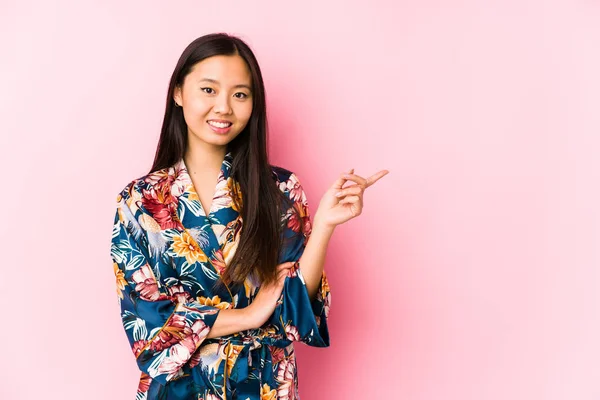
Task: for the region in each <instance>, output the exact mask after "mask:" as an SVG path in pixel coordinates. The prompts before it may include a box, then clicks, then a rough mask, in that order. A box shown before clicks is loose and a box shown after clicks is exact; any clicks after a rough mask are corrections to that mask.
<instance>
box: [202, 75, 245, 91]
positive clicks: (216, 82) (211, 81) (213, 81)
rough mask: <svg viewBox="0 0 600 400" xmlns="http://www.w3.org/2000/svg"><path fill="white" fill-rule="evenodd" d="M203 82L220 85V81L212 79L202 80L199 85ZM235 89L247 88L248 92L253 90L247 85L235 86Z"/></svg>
mask: <svg viewBox="0 0 600 400" xmlns="http://www.w3.org/2000/svg"><path fill="white" fill-rule="evenodd" d="M202 81H206V82H210V83H214V84H216V85H219V81H217V80H215V79H211V78H202V79H200V80H199V81H198V83H200V82H202ZM234 88H246V89H248V90H252V88H251V87H250V86H248V85H245V84H239V85H235V86H234Z"/></svg>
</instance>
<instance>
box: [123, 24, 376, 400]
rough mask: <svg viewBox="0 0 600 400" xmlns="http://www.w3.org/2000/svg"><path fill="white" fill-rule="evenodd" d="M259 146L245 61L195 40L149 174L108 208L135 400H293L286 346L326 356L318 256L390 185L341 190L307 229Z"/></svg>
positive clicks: (261, 115) (222, 38) (239, 51)
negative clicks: (134, 371)
mask: <svg viewBox="0 0 600 400" xmlns="http://www.w3.org/2000/svg"><path fill="white" fill-rule="evenodd" d="M266 138H267V119H266V106H265V90H264V85H263V80H262V76H261V72H260V68H259V66H258V63H257V61H256V58H255V57H254V54H253V53H252V51H251V50H250V48H249V47H248V46H247V45H246V43H244V42H243V41H242V40H240V39H239V38H237V37H234V36H230V35H227V34H210V35H206V36H202V37H200V38H198V39H196V40H194V41H193V42H192V43H191V44H190V45H189V46H188V47H187V48H186V49H185V51H184V52H183V54H182V55H181V57H180V59H179V62H178V63H177V66H176V67H175V71H174V72H173V75H172V77H171V82H170V85H169V90H168V96H167V104H166V112H165V116H164V121H163V126H162V131H161V135H160V139H159V143H158V148H157V151H156V156H155V160H154V165H153V166H152V168H151V170H150V172H149V173H148V174H146V175H144V176H142V177H140V178H137V179H134V180H133V181H132V182H130V183H129V184H128V185H126V187H125V188H124V189H123V190H122V191H121V192H120V193H119V195H118V196H117V212H116V215H115V219H114V228H113V233H112V247H111V256H112V259H113V262H114V271H115V275H116V278H117V294H118V295H119V303H120V306H121V317H122V320H123V326H124V328H125V332H126V335H127V338H128V340H129V343H130V344H131V348H132V351H133V353H134V355H135V357H136V361H137V365H138V366H139V368H140V370H141V378H140V382H139V386H138V393H137V399H138V400H141V399H202V400H209V399H211V400H213V399H244V400H246V399H251V400H266V399H298V398H299V397H298V379H297V374H296V360H295V354H294V345H293V343H294V342H304V343H306V344H308V345H310V346H316V347H327V346H329V334H328V329H327V316H328V313H329V306H330V301H331V300H330V290H329V285H328V283H327V277H326V274H325V271H324V270H323V263H324V259H325V252H326V248H327V245H328V243H329V240H330V238H331V235H332V233H333V231H334V228H335V227H336V226H337V225H339V224H341V223H343V222H345V221H348V220H349V219H351V218H353V217H356V216H358V215H359V214H360V213H361V210H362V196H363V193H364V190H365V188H367V187H368V186H370V185H372V184H373V183H375V182H376V181H377V180H378V179H380V178H381V177H382V176H384V175H385V174H386V173H387V172H388V171H385V170H384V171H380V172H379V173H377V174H375V175H373V176H372V177H370V178H368V179H365V178H362V177H360V176H358V175H356V174H352V173H351V172H353V171H352V170H351V171H350V172H349V174H344V175H342V176H340V177H339V179H337V180H336V181H335V182H334V183H333V185H332V186H331V188H330V189H329V190H328V191H327V193H325V195H324V196H323V198H322V199H321V202H320V204H319V207H318V210H317V212H316V213H315V216H314V218H313V222H312V223H311V220H310V216H309V212H308V207H307V200H306V195H305V193H304V191H303V189H302V186H301V185H300V181H299V180H298V177H297V176H296V175H295V174H294V173H293V172H291V171H289V170H286V169H284V168H282V167H277V166H273V165H270V164H269V161H268V156H267V140H266ZM347 180H350V181H353V182H355V183H356V184H355V185H351V186H348V187H345V188H343V185H344V183H345V182H346V181H347ZM309 237H310V239H309Z"/></svg>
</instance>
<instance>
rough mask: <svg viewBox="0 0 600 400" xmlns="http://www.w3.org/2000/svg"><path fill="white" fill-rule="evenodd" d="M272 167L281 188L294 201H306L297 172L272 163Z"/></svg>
mask: <svg viewBox="0 0 600 400" xmlns="http://www.w3.org/2000/svg"><path fill="white" fill-rule="evenodd" d="M271 169H272V170H273V179H275V181H276V183H277V186H278V187H279V190H281V191H282V192H283V193H284V194H285V195H286V196H287V197H288V198H289V199H290V200H292V201H306V197H305V196H306V195H305V194H304V189H303V188H302V185H301V184H300V179H298V175H296V173H295V172H293V171H290V170H289V169H287V168H283V167H281V166H277V165H271Z"/></svg>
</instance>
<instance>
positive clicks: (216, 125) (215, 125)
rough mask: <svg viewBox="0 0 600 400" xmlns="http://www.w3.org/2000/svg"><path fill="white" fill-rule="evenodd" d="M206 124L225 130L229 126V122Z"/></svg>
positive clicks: (210, 122)
mask: <svg viewBox="0 0 600 400" xmlns="http://www.w3.org/2000/svg"><path fill="white" fill-rule="evenodd" d="M208 123H209V124H210V125H212V126H214V127H215V128H227V127H228V126H231V122H215V121H208Z"/></svg>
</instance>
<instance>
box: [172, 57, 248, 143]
mask: <svg viewBox="0 0 600 400" xmlns="http://www.w3.org/2000/svg"><path fill="white" fill-rule="evenodd" d="M251 82H252V76H251V75H250V71H249V69H248V66H247V65H246V62H245V61H244V60H243V59H242V58H241V57H240V56H238V55H233V56H213V57H209V58H206V59H204V60H202V61H200V62H199V63H197V64H196V65H194V67H192V71H191V72H190V73H189V74H188V75H187V76H186V77H185V79H184V82H183V85H182V86H183V87H177V88H175V93H174V95H173V98H174V100H175V102H176V103H177V104H179V105H180V106H182V107H183V116H184V118H185V122H186V124H187V126H188V143H189V144H190V145H192V146H193V145H195V143H196V144H204V145H209V146H218V147H222V146H226V145H227V143H229V142H231V141H232V140H233V139H235V137H236V136H237V135H239V133H240V132H242V130H243V129H244V127H245V126H246V124H247V123H248V120H249V119H250V115H251V114H252V90H251V88H252V84H251Z"/></svg>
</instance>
